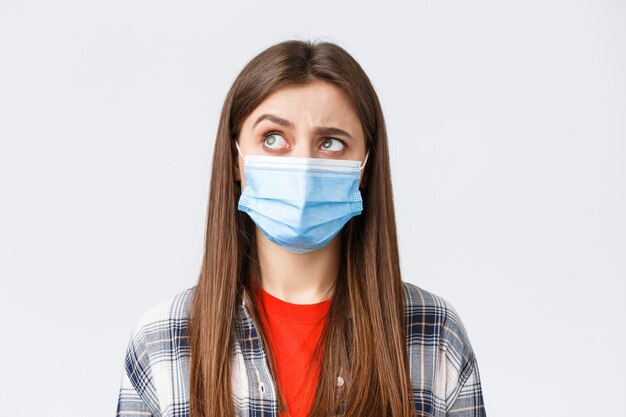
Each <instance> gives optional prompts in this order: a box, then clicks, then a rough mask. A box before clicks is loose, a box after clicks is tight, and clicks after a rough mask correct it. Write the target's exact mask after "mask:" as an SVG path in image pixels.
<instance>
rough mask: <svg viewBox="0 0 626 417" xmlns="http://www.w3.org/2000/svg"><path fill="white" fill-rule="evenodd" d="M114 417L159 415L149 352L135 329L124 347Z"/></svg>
mask: <svg viewBox="0 0 626 417" xmlns="http://www.w3.org/2000/svg"><path fill="white" fill-rule="evenodd" d="M116 417H160V412H159V408H158V403H157V402H156V390H155V389H154V385H153V378H152V372H151V368H150V357H149V353H148V350H147V348H146V344H145V343H144V342H143V338H142V333H141V332H137V331H136V330H135V331H133V335H132V337H131V338H130V341H129V343H128V347H127V349H126V355H125V363H124V370H123V372H122V380H121V383H120V389H119V396H118V402H117V413H116Z"/></svg>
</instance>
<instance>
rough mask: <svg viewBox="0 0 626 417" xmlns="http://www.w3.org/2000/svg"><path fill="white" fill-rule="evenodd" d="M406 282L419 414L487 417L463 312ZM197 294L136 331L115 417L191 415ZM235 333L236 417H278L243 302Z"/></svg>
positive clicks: (187, 294) (153, 314)
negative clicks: (192, 319)
mask: <svg viewBox="0 0 626 417" xmlns="http://www.w3.org/2000/svg"><path fill="white" fill-rule="evenodd" d="M403 284H404V290H405V291H404V294H405V297H404V300H405V314H406V319H407V323H406V326H407V327H406V330H407V337H406V347H407V352H408V353H409V367H410V374H411V383H412V387H413V395H414V400H415V405H416V409H417V411H418V415H419V416H432V417H443V416H454V417H485V415H486V414H485V407H484V404H483V396H482V389H481V382H480V375H479V373H478V364H477V361H476V356H475V355H474V352H473V350H472V346H471V344H470V341H469V339H468V336H467V332H466V330H465V327H464V325H463V323H462V322H461V319H460V317H459V315H458V313H457V312H456V310H455V309H454V307H453V306H452V305H451V304H450V303H449V302H448V301H446V300H445V299H443V298H442V297H440V296H437V295H435V294H433V293H431V292H428V291H426V290H424V289H421V288H419V287H418V286H416V285H413V284H410V283H406V282H403ZM195 288H196V287H195V286H194V287H191V288H188V289H186V290H184V291H182V292H180V293H178V294H176V295H175V296H174V297H173V298H171V299H169V300H167V301H164V302H162V303H160V304H158V305H156V306H154V307H153V308H151V309H150V310H148V311H147V312H146V313H145V314H144V315H143V317H141V319H140V320H139V322H138V323H137V324H136V325H135V328H134V329H133V331H132V335H131V337H130V340H129V343H128V348H127V350H126V357H125V367H124V370H123V372H122V381H121V386H120V391H119V398H118V404H117V416H120V417H137V416H151V417H183V416H184V417H187V416H189V369H190V368H189V360H190V348H189V335H188V317H189V313H190V307H191V299H192V294H193V291H194V289H195ZM236 331H237V338H236V342H235V343H234V345H233V346H232V351H233V356H232V365H233V366H232V388H233V401H234V404H235V411H236V413H237V416H239V417H253V416H254V417H261V416H268V417H269V416H273V417H276V415H277V401H276V386H275V383H274V380H273V378H272V376H271V374H270V370H269V367H268V364H267V362H266V359H265V351H264V348H263V345H262V343H261V340H260V338H259V337H258V333H257V330H256V324H255V323H254V322H253V321H252V319H251V317H250V314H249V312H248V309H247V307H246V305H245V304H244V303H243V300H241V302H240V304H239V306H238V314H237V324H236ZM339 384H341V382H339Z"/></svg>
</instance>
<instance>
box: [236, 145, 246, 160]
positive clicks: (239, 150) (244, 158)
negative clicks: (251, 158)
mask: <svg viewBox="0 0 626 417" xmlns="http://www.w3.org/2000/svg"><path fill="white" fill-rule="evenodd" d="M235 146H236V147H237V152H239V155H241V157H242V158H243V160H244V161H245V160H246V157H245V156H244V155H243V153H241V149H239V143H238V142H237V141H235Z"/></svg>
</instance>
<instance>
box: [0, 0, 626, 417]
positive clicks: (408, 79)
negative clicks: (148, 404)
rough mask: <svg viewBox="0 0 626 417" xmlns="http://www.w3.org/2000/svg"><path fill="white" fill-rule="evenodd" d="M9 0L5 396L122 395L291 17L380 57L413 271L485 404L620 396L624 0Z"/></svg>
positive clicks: (0, 96) (307, 30) (22, 409)
mask: <svg viewBox="0 0 626 417" xmlns="http://www.w3.org/2000/svg"><path fill="white" fill-rule="evenodd" d="M235 3H236V2H230V3H228V2H219V3H217V2H188V1H181V2H174V1H171V2H164V1H154V0H153V1H119V0H108V1H97V2H96V1H25V0H20V1H16V0H2V1H1V2H0V139H1V142H0V191H1V204H0V257H1V258H0V317H1V320H2V324H1V327H2V333H1V334H2V341H1V342H0V349H1V355H0V357H1V360H2V363H1V367H0V369H1V371H0V373H1V377H0V402H1V403H2V411H1V412H0V414H2V415H3V416H7V417H8V416H11V417H21V416H29V417H30V416H36V415H51V416H85V415H89V416H103V417H104V416H110V415H114V413H115V408H116V401H117V394H118V387H119V383H120V380H121V375H122V374H121V373H122V369H123V355H124V351H125V348H126V343H127V342H128V338H129V336H130V332H131V329H132V327H133V326H134V324H135V323H136V321H137V320H138V319H139V317H140V316H141V315H142V314H143V313H144V312H145V311H146V310H147V309H148V308H150V307H151V306H153V305H155V304H157V303H159V302H161V301H163V300H166V299H168V298H170V297H172V296H173V295H174V294H175V293H177V292H178V291H181V290H183V289H185V288H188V287H190V286H192V285H194V284H195V281H196V278H197V274H198V271H199V266H200V260H201V254H202V244H203V233H204V216H205V213H206V205H207V196H208V184H209V175H210V170H211V166H210V161H211V155H212V151H213V144H214V138H215V133H216V126H217V121H218V117H219V112H220V110H221V106H222V102H223V100H224V97H225V94H226V91H227V90H228V88H229V87H230V85H231V83H232V82H233V80H234V78H235V76H236V75H237V73H238V72H239V71H240V70H241V68H242V67H243V66H244V65H245V64H246V63H247V62H248V61H249V60H250V59H251V58H252V57H253V56H254V55H256V54H257V53H259V52H261V51H262V50H263V49H265V48H267V47H269V46H270V45H272V44H274V43H277V42H280V41H282V40H285V39H290V38H295V39H320V40H330V41H333V42H336V43H338V44H339V45H340V46H342V47H344V48H346V49H347V50H348V52H350V53H351V54H352V55H353V56H354V57H355V58H356V59H357V61H359V62H360V64H361V65H362V66H363V68H364V69H365V71H366V72H367V73H368V75H369V76H370V78H371V80H372V82H373V84H374V86H375V88H376V89H377V92H378V94H379V96H380V99H381V101H382V105H383V110H384V112H385V117H386V121H387V124H388V133H389V141H390V148H391V163H392V175H393V181H394V192H395V205H396V210H397V222H398V230H399V236H400V247H401V260H402V268H403V273H404V279H405V280H406V281H409V282H412V283H415V284H417V285H418V286H420V287H422V288H424V289H426V290H429V291H431V292H434V293H435V294H438V295H440V296H442V297H444V298H445V299H447V300H448V301H450V302H451V303H452V304H453V305H454V306H455V307H456V309H457V310H458V312H459V314H460V315H461V317H462V319H463V322H464V324H465V326H466V329H467V331H468V334H469V337H470V340H471V342H472V345H473V348H474V350H475V352H476V355H477V358H478V363H479V368H480V372H481V377H482V383H483V391H484V399H485V404H486V410H487V414H488V415H490V416H493V417H495V416H498V415H500V416H508V417H518V416H520V417H521V416H526V415H528V414H532V415H545V416H568V417H574V416H600V415H624V410H623V406H622V403H623V401H622V399H623V396H624V392H626V382H625V378H624V374H625V373H626V359H625V355H624V352H626V330H625V329H626V326H625V325H624V319H625V318H626V314H625V313H626V308H625V307H624V302H623V298H624V294H625V281H626V280H625V278H626V219H625V216H624V213H626V123H625V116H626V76H625V74H626V2H624V1H568V2H566V1H554V0H543V1H519V2H503V1H482V0H481V1H472V2H467V1H429V2H424V1H421V2H410V3H409V2H406V3H403V4H400V3H396V4H387V5H385V6H384V7H383V6H382V3H380V2H377V3H373V4H368V3H365V2H356V1H350V2H329V1H316V2H308V3H299V4H295V3H294V2H276V1H263V2H238V3H236V4H235Z"/></svg>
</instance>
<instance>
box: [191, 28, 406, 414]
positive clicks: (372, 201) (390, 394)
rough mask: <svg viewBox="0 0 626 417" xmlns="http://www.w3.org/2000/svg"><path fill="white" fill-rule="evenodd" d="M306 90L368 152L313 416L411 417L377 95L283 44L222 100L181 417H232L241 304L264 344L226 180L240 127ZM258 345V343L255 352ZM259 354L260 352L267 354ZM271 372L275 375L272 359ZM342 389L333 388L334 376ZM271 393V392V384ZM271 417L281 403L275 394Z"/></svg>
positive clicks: (329, 49)
mask: <svg viewBox="0 0 626 417" xmlns="http://www.w3.org/2000/svg"><path fill="white" fill-rule="evenodd" d="M313 80H324V81H328V82H331V83H333V84H334V85H335V86H337V87H339V88H340V89H341V90H343V91H344V92H345V93H347V95H348V96H349V98H350V100H351V103H352V105H353V106H354V109H355V110H356V113H357V115H358V116H359V118H360V120H361V124H362V126H363V130H364V131H365V136H366V145H367V148H368V149H369V151H370V155H369V159H368V163H367V164H366V167H365V170H364V181H365V180H366V181H367V182H366V184H367V185H366V187H364V188H363V189H362V190H361V194H362V197H363V206H364V209H363V212H362V213H361V214H360V215H358V216H355V217H353V218H352V219H351V220H350V221H348V223H346V225H345V226H344V227H343V229H342V230H341V232H340V233H341V250H342V255H341V262H340V268H339V271H338V276H337V279H336V282H335V286H334V289H333V296H332V301H331V305H330V310H329V313H328V317H327V320H326V324H325V327H324V329H323V331H322V338H321V342H320V346H319V350H318V352H320V354H321V355H323V360H322V361H321V367H320V369H319V372H320V373H319V382H318V385H317V388H316V391H315V395H314V400H313V404H312V409H311V411H310V416H329V415H336V414H338V413H345V416H350V417H353V416H354V417H356V416H359V417H360V416H376V417H380V416H393V417H400V416H402V417H408V416H411V415H414V404H413V396H412V391H411V381H410V377H409V369H408V359H407V351H406V345H405V337H406V336H405V332H406V329H405V322H404V320H405V319H404V309H403V306H404V298H403V286H402V281H401V275H400V266H399V256H398V246H397V236H396V223H395V213H394V206H393V194H392V187H391V176H390V168H389V153H388V147H387V132H386V127H385V122H384V119H383V114H382V110H381V106H380V102H379V100H378V96H377V95H376V92H375V91H374V88H373V86H372V84H371V82H370V80H369V78H368V77H367V75H366V74H365V72H364V71H363V69H362V68H361V66H360V65H359V64H358V63H357V62H356V60H355V59H354V58H353V57H352V56H351V55H350V54H348V52H346V51H345V50H344V49H343V48H342V47H340V46H338V45H336V44H334V43H331V42H316V41H300V40H288V41H284V42H281V43H279V44H276V45H273V46H271V47H269V48H268V49H266V50H264V51H262V52H261V53H259V54H258V55H257V56H255V57H254V58H253V59H252V60H251V61H250V62H249V63H248V64H247V65H246V66H245V67H244V68H243V70H242V71H241V72H240V73H239V75H238V76H237V78H236V79H235V81H234V83H233V85H232V87H231V88H230V90H229V91H228V94H227V96H226V99H225V102H224V106H223V108H222V113H221V117H220V121H219V126H218V131H217V137H216V141H215V148H214V152H213V166H212V173H211V182H210V192H209V205H208V210H207V222H206V235H205V249H204V256H203V260H202V266H201V271H200V277H199V281H198V284H197V286H196V290H195V293H194V298H193V301H192V311H191V317H190V345H191V352H192V354H191V370H190V376H191V381H190V417H214V416H220V417H232V416H234V414H235V412H234V404H233V401H232V390H231V385H230V384H231V362H230V361H231V356H232V352H230V351H229V349H228V347H230V346H232V343H233V340H234V338H235V317H236V309H237V302H238V300H239V298H240V297H244V298H245V299H247V300H250V301H251V303H249V304H248V305H251V306H252V309H251V314H252V316H253V319H254V320H255V323H257V327H259V333H260V335H261V338H262V340H266V339H265V336H264V335H263V331H262V329H261V326H260V325H258V324H259V321H258V314H259V311H258V309H257V308H256V307H255V306H256V300H255V292H254V291H251V282H250V280H251V279H252V278H250V277H259V276H260V269H259V265H258V259H257V253H256V242H255V229H254V228H255V225H254V223H253V222H252V220H251V219H250V218H249V216H248V215H247V214H246V213H244V212H241V211H238V210H237V203H238V200H239V197H240V195H241V184H240V182H238V181H235V180H234V177H233V173H234V170H235V167H236V163H235V160H236V158H237V151H236V148H235V144H234V142H235V140H237V139H238V136H239V132H240V129H241V125H242V123H243V121H244V119H245V118H246V116H247V115H249V114H250V113H251V112H252V111H253V109H254V108H255V107H256V106H257V105H258V104H259V103H260V102H261V101H262V100H263V99H264V98H265V97H267V96H268V95H269V94H271V93H273V92H274V91H276V90H278V89H280V88H281V87H284V86H286V85H303V84H306V83H308V82H311V81H313ZM264 343H265V342H264ZM265 346H266V347H267V344H265ZM266 351H267V353H268V363H269V366H270V369H271V371H272V374H273V375H277V373H276V372H275V371H276V367H275V362H274V359H273V357H272V355H271V352H269V349H266ZM338 375H342V376H343V378H344V380H345V384H344V386H341V387H339V386H338V384H337V376H338ZM276 385H277V389H278V384H276ZM278 405H279V410H284V408H285V404H284V397H283V395H282V394H281V393H280V390H279V393H278Z"/></svg>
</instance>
